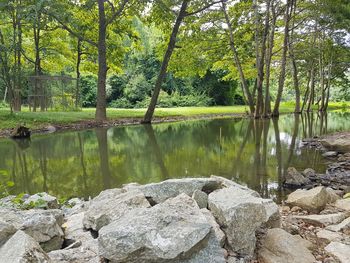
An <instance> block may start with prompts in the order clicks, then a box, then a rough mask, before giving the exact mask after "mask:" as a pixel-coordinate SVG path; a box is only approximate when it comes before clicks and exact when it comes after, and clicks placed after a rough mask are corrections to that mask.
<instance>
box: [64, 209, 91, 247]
mask: <svg viewBox="0 0 350 263" xmlns="http://www.w3.org/2000/svg"><path fill="white" fill-rule="evenodd" d="M84 215H85V214H84V212H81V213H78V214H73V215H70V216H67V217H66V222H65V223H64V224H63V225H62V228H63V231H64V237H65V244H66V245H68V246H69V245H71V244H73V243H75V242H78V241H80V242H81V243H82V244H84V243H85V242H90V241H91V240H92V239H93V238H92V236H91V233H90V231H86V230H85V229H84V226H83V219H84Z"/></svg>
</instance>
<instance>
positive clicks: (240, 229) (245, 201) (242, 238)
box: [208, 186, 274, 256]
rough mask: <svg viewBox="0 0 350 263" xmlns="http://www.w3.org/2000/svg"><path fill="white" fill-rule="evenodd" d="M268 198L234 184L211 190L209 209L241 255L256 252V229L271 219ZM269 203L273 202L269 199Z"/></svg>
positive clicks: (232, 246) (250, 254) (233, 247)
mask: <svg viewBox="0 0 350 263" xmlns="http://www.w3.org/2000/svg"><path fill="white" fill-rule="evenodd" d="M265 202H266V200H264V199H262V198H259V197H256V196H254V195H252V193H251V192H250V191H246V190H245V189H241V188H237V187H233V186H231V187H228V188H223V189H219V190H216V191H214V192H212V193H210V194H209V197H208V206H209V209H210V210H211V212H212V214H213V215H214V217H215V218H216V221H217V222H218V223H219V225H220V226H221V229H222V230H223V231H224V232H225V234H226V238H227V243H228V245H229V247H230V248H231V249H232V250H233V251H234V252H236V253H239V254H240V255H242V256H252V255H253V251H254V249H255V242H256V238H255V231H256V230H257V229H258V228H259V227H260V226H261V225H262V224H263V223H266V222H267V221H268V220H269V218H268V213H267V211H266V209H265V204H264V203H265ZM267 204H268V207H269V206H271V204H270V203H267ZM269 214H274V213H272V212H269Z"/></svg>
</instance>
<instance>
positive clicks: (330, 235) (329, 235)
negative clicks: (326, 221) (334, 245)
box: [316, 229, 342, 242]
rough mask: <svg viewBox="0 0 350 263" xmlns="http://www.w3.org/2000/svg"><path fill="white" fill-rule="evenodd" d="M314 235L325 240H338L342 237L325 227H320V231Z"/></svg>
mask: <svg viewBox="0 0 350 263" xmlns="http://www.w3.org/2000/svg"><path fill="white" fill-rule="evenodd" d="M316 236H317V237H318V238H320V239H324V240H326V241H327V242H332V241H340V240H341V239H342V234H340V233H338V232H333V231H330V230H327V229H322V230H321V231H319V232H317V233H316Z"/></svg>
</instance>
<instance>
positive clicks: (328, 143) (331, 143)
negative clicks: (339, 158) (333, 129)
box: [320, 133, 350, 153]
mask: <svg viewBox="0 0 350 263" xmlns="http://www.w3.org/2000/svg"><path fill="white" fill-rule="evenodd" d="M320 142H321V144H322V145H323V146H324V147H325V148H327V149H328V150H331V151H337V152H340V153H347V152H350V133H345V134H334V135H331V136H328V137H327V138H324V139H322V140H321V141H320Z"/></svg>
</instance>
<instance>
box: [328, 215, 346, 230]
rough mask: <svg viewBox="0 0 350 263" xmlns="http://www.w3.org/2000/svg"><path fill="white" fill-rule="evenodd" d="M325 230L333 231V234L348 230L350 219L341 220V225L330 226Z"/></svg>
mask: <svg viewBox="0 0 350 263" xmlns="http://www.w3.org/2000/svg"><path fill="white" fill-rule="evenodd" d="M326 229H328V230H331V231H334V232H342V231H346V230H348V229H350V217H349V218H347V219H345V220H343V221H342V222H341V223H339V224H338V225H331V226H328V227H326Z"/></svg>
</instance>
